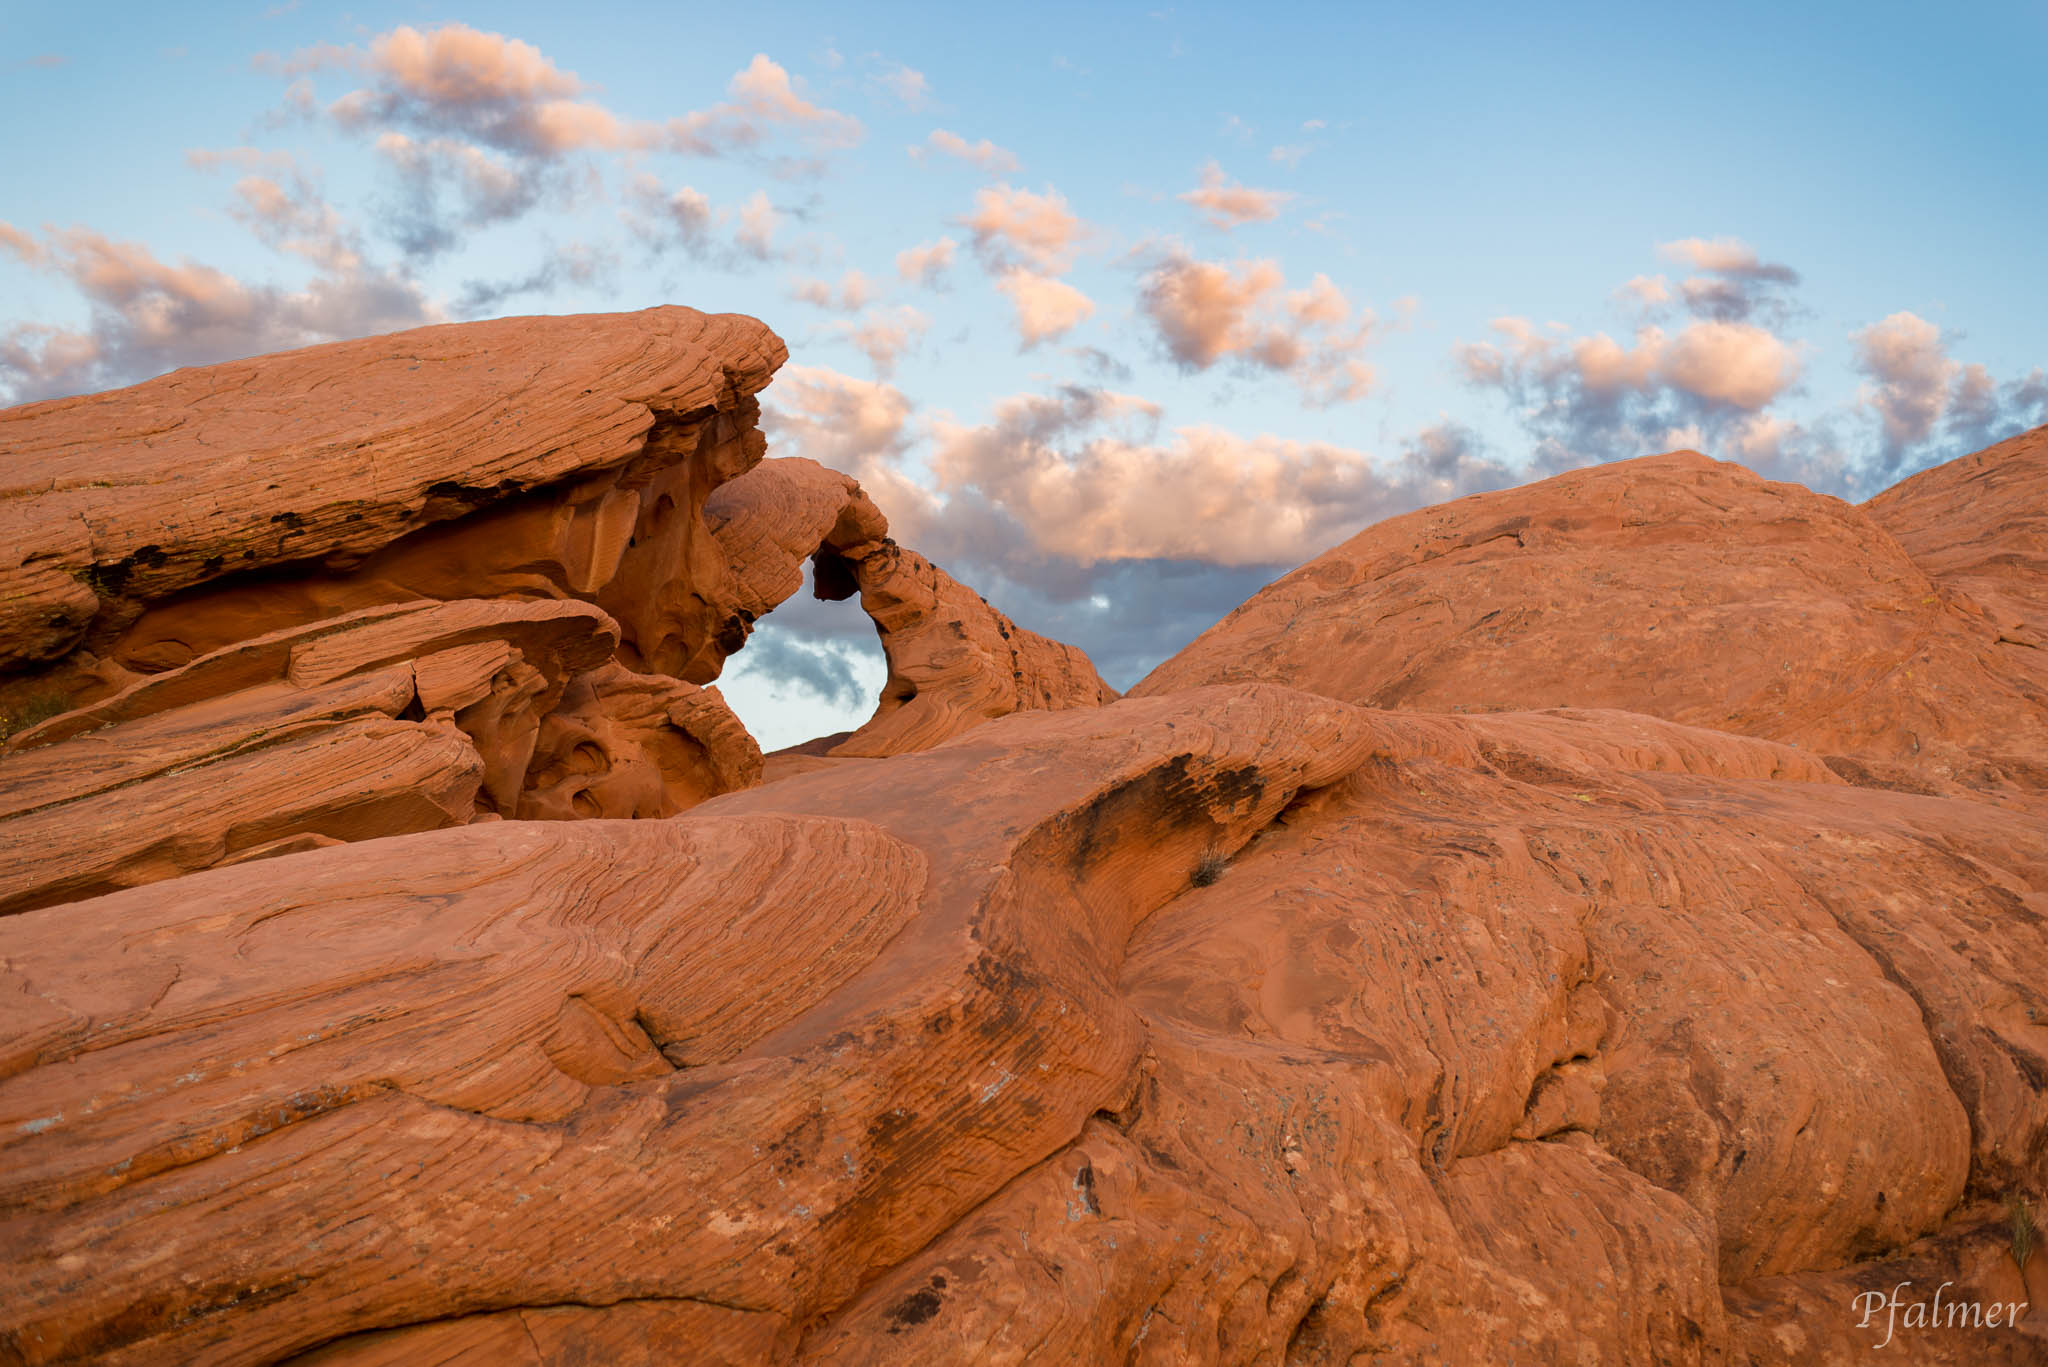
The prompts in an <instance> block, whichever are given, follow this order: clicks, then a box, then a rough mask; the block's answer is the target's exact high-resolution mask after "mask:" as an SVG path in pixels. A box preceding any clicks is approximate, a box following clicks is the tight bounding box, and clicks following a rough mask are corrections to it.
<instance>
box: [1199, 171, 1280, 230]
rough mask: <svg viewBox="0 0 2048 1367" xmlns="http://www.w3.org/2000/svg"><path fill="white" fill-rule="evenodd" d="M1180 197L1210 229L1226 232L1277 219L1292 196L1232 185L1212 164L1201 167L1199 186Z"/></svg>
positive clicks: (1233, 183)
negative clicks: (1196, 211)
mask: <svg viewBox="0 0 2048 1367" xmlns="http://www.w3.org/2000/svg"><path fill="white" fill-rule="evenodd" d="M1180 198H1181V200H1182V201H1183V202H1184V203H1188V204H1192V205H1194V206H1195V208H1196V209H1197V210H1198V211H1199V212H1200V213H1201V215H1202V217H1203V218H1205V219H1207V220H1208V221H1209V223H1210V224H1211V225H1212V226H1214V227H1218V228H1222V229H1225V230H1226V231H1227V230H1229V229H1231V228H1238V227H1242V226H1243V225H1245V224H1247V223H1266V222H1270V221H1272V220H1273V219H1276V218H1278V217H1280V210H1281V209H1282V208H1283V207H1284V206H1285V205H1286V204H1287V202H1288V201H1289V200H1291V199H1293V198H1294V195H1293V194H1292V193H1291V192H1290V191H1286V190H1257V189H1253V188H1252V187H1251V186H1249V185H1239V184H1236V183H1235V182H1233V181H1232V180H1231V179H1230V177H1228V176H1226V175H1224V174H1223V168H1222V167H1221V166H1218V165H1217V164H1216V163H1215V162H1213V161H1212V162H1210V163H1209V164H1208V165H1206V166H1204V167H1203V168H1202V183H1201V185H1200V186H1199V187H1197V188H1196V189H1193V190H1189V191H1187V192H1186V193H1185V194H1183V195H1181V197H1180Z"/></svg>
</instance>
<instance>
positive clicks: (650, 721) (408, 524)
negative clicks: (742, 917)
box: [0, 308, 1115, 914]
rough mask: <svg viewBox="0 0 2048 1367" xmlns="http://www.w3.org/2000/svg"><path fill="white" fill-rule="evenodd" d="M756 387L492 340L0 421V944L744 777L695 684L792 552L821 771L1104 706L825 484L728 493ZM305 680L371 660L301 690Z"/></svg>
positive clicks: (244, 376) (496, 330)
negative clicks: (94, 916)
mask: <svg viewBox="0 0 2048 1367" xmlns="http://www.w3.org/2000/svg"><path fill="white" fill-rule="evenodd" d="M783 355H784V352H783V348H782V344H781V342H780V341H778V340H777V339H776V337H775V336H774V334H773V333H771V332H769V331H768V330H767V329H766V328H765V327H763V326H762V325H761V324H759V323H757V322H755V321H754V320H753V319H751V318H743V317H739V316H737V315H723V316H718V317H710V316H706V315H704V314H700V313H696V312H694V311H693V310H689V309H680V308H663V309H650V310H648V311H646V312H644V313H638V314H616V315H606V316H596V317H579V318H541V319H510V320H505V321H501V322H494V323H481V324H476V325H473V326H462V327H438V328H425V329H421V330H419V331H416V332H410V333H403V334H400V335H398V336H395V337H385V338H372V339H369V340H366V341H360V342H344V343H337V344H334V345H331V346H323V347H313V348H310V349H307V350H304V351H298V352H292V353H288V354H286V355H282V356H273V357H263V358H259V359H257V360H253V361H244V362H236V363H233V364H229V365H222V366H213V367H208V368H204V369H199V370H190V371H180V372H177V373H176V374H173V375H168V376H165V377H164V378H162V379H159V380H153V381H150V382H149V383H147V384H142V385H137V386H135V387H134V388H132V389H127V390H121V391H118V392H115V393H111V394H102V395H93V396H89V397H86V398H80V399H63V400H56V401H53V402H49V403H42V404H32V405H29V406H28V407H25V408H20V409H15V410H11V411H9V412H7V413H4V414H0V447H4V448H5V449H6V451H7V453H8V455H9V457H10V459H9V462H8V467H7V478H8V479H9V481H10V485H9V487H7V488H6V489H4V490H0V545H4V546H6V547H7V548H8V554H7V556H6V558H5V559H4V560H0V713H7V714H12V715H16V716H21V715H23V714H31V715H32V716H33V715H40V714H42V713H49V712H56V713H59V714H61V715H59V716H58V717H57V718H56V719H55V720H52V721H47V722H45V723H44V724H42V725H41V726H39V727H31V728H29V729H28V730H27V733H26V734H22V735H19V736H16V737H15V738H14V740H13V742H12V744H11V745H10V746H9V748H8V749H7V750H6V751H0V793H4V794H5V796H4V797H0V841H5V842H6V844H5V846H4V848H0V914H4V913H6V912H8V911H15V910H20V909H22V908H24V907H30V906H41V905H45V904H47V903H50V902H54V901H61V900H65V899H69V898H77V897H84V896H92V895H96V894H98V893H102V892H106V891H110V890H112V889H114V888H118V887H125V886H133V885H136V884H139V883H143V882H148V881H152V880H154V879H157V878H164V877H170V876H175V875H178V874H183V873H190V872H193V871H195V870H197V869H201V868H207V867H210V866H212V865H214V864H216V863H219V862H222V861H223V860H232V859H238V858H248V857H253V856H255V855H256V854H259V853H279V852H284V851H287V850H295V849H300V848H306V847H310V846H312V845H317V844H320V843H324V842H328V841H335V840H361V839H369V838H373V837H377V836H384V835H396V834H402V833H405V832H409V831H420V830H431V829H435V828H437V827H441V826H446V825H451V824H461V823H464V822H468V821H472V820H478V819H489V818H496V817H514V816H516V817H521V818H529V819H555V820H567V819H573V818H581V817H666V816H673V815H674V814H675V813H677V812H679V811H682V810H684V809H685V808H688V807H690V806H692V805H694V804H696V803H697V802H701V801H703V800H704V799H705V798H708V797H711V796H715V795H716V794H719V793H724V792H731V791H734V790H736V789H740V788H745V787H747V786H749V785H751V784H754V783H757V782H759V781H760V780H761V778H762V773H763V768H762V757H761V753H760V749H759V747H758V746H757V745H756V744H755V743H754V740H753V738H752V737H751V736H749V735H748V734H747V732H746V728H745V727H744V726H743V725H741V723H740V721H739V719H738V718H737V717H735V716H734V715H733V714H732V712H731V710H730V709H729V708H727V707H726V706H725V703H724V700H723V699H722V698H721V697H720V696H719V695H718V693H717V691H716V690H713V689H707V688H704V687H702V685H704V684H707V683H709V682H710V681H711V680H712V679H714V678H716V677H717V675H718V673H719V671H720V669H721V668H722V667H723V665H724V662H725V660H726V657H727V656H728V655H729V654H730V653H731V652H732V651H734V650H737V649H739V648H740V647H741V645H743V644H744V642H745V640H746V637H747V633H748V632H749V631H750V630H751V628H752V625H753V622H754V621H755V620H756V619H757V618H758V617H760V616H761V615H762V614H764V613H766V612H767V611H769V610H770V609H771V608H773V607H774V606H775V604H777V603H779V602H781V601H782V600H783V599H785V598H787V597H788V596H789V594H790V593H791V592H793V591H794V589H795V588H796V587H797V585H798V584H799V583H800V582H801V577H802V576H801V572H800V570H799V569H798V567H799V566H800V565H801V563H802V561H803V559H804V558H805V557H806V556H809V555H811V554H813V553H814V552H816V553H818V554H820V555H822V556H826V557H834V559H833V562H832V563H833V565H834V566H835V567H839V566H858V567H859V568H858V569H857V570H854V571H853V573H854V575H855V578H856V579H857V580H858V583H859V587H860V591H861V593H862V595H863V599H864V602H866V603H867V605H868V607H869V611H870V614H871V615H872V616H874V617H875V619H876V622H877V625H878V629H879V630H880V632H881V634H882V638H883V645H884V648H885V650H887V652H888V654H889V657H890V660H891V668H892V675H891V684H890V689H889V692H888V693H887V695H885V697H884V698H883V700H882V701H881V703H880V705H879V708H878V712H877V716H876V719H875V721H874V722H872V723H871V724H870V725H869V726H868V727H866V728H863V729H862V731H861V732H860V734H859V735H858V736H857V737H855V738H854V740H853V741H850V742H848V744H847V746H843V747H841V749H842V751H843V752H844V753H858V754H889V753H896V752H898V751H903V750H911V749H918V748H922V747H924V746H928V745H932V744H935V743H937V742H938V741H940V740H943V739H945V738H946V737H948V736H951V735H954V734H957V733H958V732H960V731H962V730H964V729H966V728H967V727H970V726H973V725H976V724H978V723H980V722H981V721H984V720H986V719H988V718H991V717H997V716H1002V715H1005V714H1007V713H1009V712H1012V711H1017V710H1020V709H1024V708H1032V707H1071V706H1095V705H1097V704H1098V703H1100V702H1102V701H1105V700H1107V699H1108V698H1111V697H1114V696H1115V694H1114V693H1113V692H1112V691H1111V690H1109V689H1107V688H1106V687H1105V686H1104V685H1103V684H1102V682H1101V680H1100V679H1099V678H1098V677H1097V676H1096V674H1095V671H1094V669H1093V667H1092V666H1091V665H1089V663H1088V661H1087V659H1086V658H1085V657H1084V656H1082V655H1081V654H1080V652H1078V651H1076V650H1073V649H1072V648H1071V647H1068V646H1064V645H1061V644H1060V643H1058V642H1054V641H1048V640H1045V639H1044V638H1042V637H1038V636H1035V635H1032V634H1031V633H1029V632H1022V631H1019V630H1018V629H1017V628H1015V627H1014V626H1012V625H1011V624H1010V623H1009V621H1008V619H1007V618H1004V617H1003V616H1002V615H1001V614H1000V613H997V612H995V611H994V610H993V609H992V608H990V607H988V605H987V604H985V603H983V602H982V601H981V600H980V599H979V598H978V597H976V596H975V595H974V594H973V593H972V592H971V591H969V590H967V589H964V588H962V587H961V586H959V585H957V584H955V583H953V581H952V580H950V579H948V578H947V577H946V576H945V575H944V574H943V573H942V572H940V571H938V570H937V569H935V568H934V567H932V566H931V565H930V564H929V563H927V562H925V561H924V560H923V559H922V558H921V557H918V556H916V555H915V554H914V553H912V552H908V551H904V550H902V549H901V548H898V547H896V546H895V545H894V544H893V543H891V542H890V541H889V540H888V537H887V532H888V524H887V522H886V521H885V520H884V519H883V517H882V515H881V513H880V511H879V510H877V509H876V508H875V507H874V506H873V504H872V503H870V502H869V501H868V500H867V499H866V497H865V496H864V495H862V494H861V493H860V490H859V486H858V485H856V484H854V483H853V481H851V480H849V479H847V478H846V477H845V476H843V475H839V474H836V473H834V472H831V471H827V470H824V469H823V468H822V467H819V466H816V465H813V464H811V463H810V462H808V461H794V462H773V463H771V464H770V466H768V467H766V468H764V469H761V470H758V471H754V467H755V466H756V465H757V463H758V462H759V461H760V459H761V453H762V449H763V442H762V437H761V434H760V433H759V431H758V430H757V429H756V427H755V425H754V424H755V418H756V415H757V412H758V407H757V404H756V403H755V400H754V397H753V395H754V394H755V392H756V391H758V390H759V389H760V388H761V387H762V386H763V385H765V384H767V383H768V381H769V379H770V377H771V376H772V374H773V372H774V369H775V367H776V366H777V365H778V364H780V362H781V361H782V359H783ZM797 467H803V468H802V470H801V472H800V473H799V471H798V468H797ZM749 471H754V472H753V473H751V474H750V473H748V472H749ZM714 497H715V498H716V499H717V505H716V507H715V509H713V510H711V512H710V515H709V517H708V519H707V505H709V504H711V503H712V501H713V499H714ZM429 608H431V609H433V610H432V611H426V609H429ZM536 623H538V624H543V625H544V626H545V632H544V633H543V634H545V633H546V632H553V633H554V635H555V636H559V637H561V639H560V640H555V639H553V637H550V639H549V641H548V642H546V643H545V644H539V645H537V644H536V638H535V637H534V624H536ZM338 643H344V644H338ZM458 646H459V647H460V649H459V650H458V649H457V647H458ZM337 650H348V651H355V652H358V653H363V654H364V655H365V660H368V661H369V662H368V663H363V662H350V663H348V664H346V666H345V667H344V666H343V665H342V664H339V663H329V662H322V661H319V660H314V659H313V658H312V657H314V656H319V655H321V654H322V653H323V652H324V653H326V654H333V653H334V652H335V651H337ZM536 652H538V653H536ZM370 657H374V659H370ZM9 670H11V671H12V672H11V673H8V672H7V671H9ZM415 685H416V686H415ZM913 699H914V701H913ZM906 704H908V705H907V706H906ZM174 708H175V709H180V710H179V711H177V712H176V714H175V715H159V714H164V713H167V712H170V711H171V709H174ZM60 740H61V741H62V742H63V744H61V745H54V746H53V745H52V743H53V742H56V741H60Z"/></svg>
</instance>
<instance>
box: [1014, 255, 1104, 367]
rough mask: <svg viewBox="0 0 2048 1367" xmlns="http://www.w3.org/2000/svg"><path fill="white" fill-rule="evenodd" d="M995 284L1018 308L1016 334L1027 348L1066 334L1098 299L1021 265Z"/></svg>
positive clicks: (1088, 313) (1086, 314) (1090, 312)
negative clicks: (1095, 299)
mask: <svg viewBox="0 0 2048 1367" xmlns="http://www.w3.org/2000/svg"><path fill="white" fill-rule="evenodd" d="M996 288H997V289H999V290H1001V291H1002V292H1003V293H1004V294H1006V295H1008V296H1009V298H1010V303H1011V305H1012V307H1014V308H1015V309H1016V310H1017V335H1018V337H1020V338H1021V339H1022V340H1023V343H1024V347H1025V349H1026V350H1029V349H1030V348H1032V347H1035V346H1037V345H1038V344H1039V343H1040V342H1043V341H1046V340H1048V339H1050V338H1055V337H1060V336H1064V335H1065V334H1066V333H1068V332H1070V331H1072V330H1073V328H1074V327H1075V326H1077V325H1078V324H1080V323H1081V322H1082V321H1083V320H1084V319H1086V318H1087V317H1088V316H1089V315H1090V314H1092V313H1094V312H1095V302H1094V301H1093V300H1092V299H1090V298H1089V297H1088V296H1087V295H1085V294H1083V293H1081V291H1079V290H1077V289H1075V288H1074V287H1073V286H1072V285H1069V284H1068V283H1067V282H1066V281H1064V280H1055V279H1053V278H1052V277H1051V276H1049V275H1039V274H1037V273H1035V272H1033V271H1028V270H1025V269H1023V268H1022V267H1017V268H1015V269H1012V270H1007V271H1004V272H1003V273H1002V275H1001V276H999V277H998V278H997V280H996Z"/></svg>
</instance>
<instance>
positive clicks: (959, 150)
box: [910, 128, 1017, 176]
mask: <svg viewBox="0 0 2048 1367" xmlns="http://www.w3.org/2000/svg"><path fill="white" fill-rule="evenodd" d="M928 151H929V152H939V153H943V154H944V155H946V156H949V157H955V158H957V159H959V160H961V161H964V162H967V163H968V164H969V165H971V166H973V167H975V168H976V169H978V170H979V171H981V172H982V174H984V175H990V176H1002V175H1015V174H1016V172H1017V158H1016V157H1015V156H1014V155H1013V154H1012V153H1010V152H1009V151H1008V150H1007V149H1005V148H1002V147H998V146H996V145H995V144H994V143H992V142H990V141H989V140H988V139H987V138H983V139H981V140H980V141H979V142H969V141H968V140H967V139H965V138H963V137H961V136H960V135H959V134H958V133H953V132H949V131H947V130H946V129H944V128H935V129H933V130H932V135H931V136H930V137H928V138H926V139H925V143H924V146H922V147H913V148H911V149H910V155H911V156H913V157H916V158H918V159H919V160H923V158H924V157H925V155H926V153H927V152H928Z"/></svg>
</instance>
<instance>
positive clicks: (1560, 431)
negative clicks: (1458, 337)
mask: <svg viewBox="0 0 2048 1367" xmlns="http://www.w3.org/2000/svg"><path fill="white" fill-rule="evenodd" d="M1493 330H1494V331H1495V333H1496V334H1498V335H1499V337H1500V339H1501V340H1499V341H1497V342H1479V343H1467V344H1463V345H1461V346H1460V347H1459V348H1458V349H1457V352H1456V356H1457V359H1458V362H1459V364H1460V366H1461V367H1462V369H1463V371H1464V375H1465V378H1466V380H1467V381H1468V382H1470V383H1472V384H1475V385H1478V386H1481V387H1487V388H1494V389H1498V390H1500V391H1501V392H1502V393H1503V394H1505V395H1506V396H1507V397H1508V398H1509V399H1510V400H1511V401H1512V402H1513V403H1514V404H1515V405H1516V406H1517V410H1518V415H1519V416H1520V417H1521V419H1522V421H1523V423H1524V424H1525V425H1526V426H1527V427H1528V428H1529V429H1530V430H1531V431H1532V432H1533V433H1535V434H1536V435H1537V436H1538V437H1539V439H1540V444H1539V447H1538V463H1539V466H1541V467H1542V468H1547V469H1562V468H1568V467H1570V466H1573V465H1579V464H1584V463H1586V462H1587V461H1591V460H1609V459H1616V458H1620V457H1624V456H1635V455H1641V454H1644V453H1645V451H1646V450H1648V449H1651V448H1656V449H1666V448H1668V447H1670V446H1672V445H1687V444H1695V445H1696V444H1698V442H1697V441H1696V440H1695V441H1692V442H1687V441H1685V440H1683V439H1682V438H1683V437H1684V436H1685V435H1688V434H1691V433H1695V432H1707V431H1711V432H1717V433H1718V432H1720V431H1723V430H1725V429H1727V428H1729V427H1730V426H1732V425H1733V424H1734V423H1736V422H1738V421H1740V420H1741V418H1742V416H1743V415H1745V414H1752V413H1755V412H1757V411H1758V410H1760V409H1762V408H1764V407H1765V406H1766V405H1768V404H1769V403H1770V402H1771V401H1772V400H1774V399H1776V398H1777V397H1778V396H1779V395H1781V394H1782V393H1784V392H1785V391H1786V390H1787V389H1788V388H1790V387H1791V385H1792V384H1793V382H1794V381H1795V380H1796V379H1797V378H1798V376H1799V369H1800V360H1799V355H1798V352H1797V351H1796V350H1794V348H1793V347H1792V346H1791V345H1789V344H1788V343H1786V342H1785V341H1783V340H1782V339H1780V338H1779V337H1778V336H1777V335H1776V334H1774V333H1772V332H1770V331H1768V330H1767V329H1764V328H1761V327H1757V326H1754V325H1753V324H1748V323H1726V322H1716V321H1711V320H1700V321H1695V322H1693V323H1690V324H1688V325H1686V326H1685V327H1684V328H1683V329H1681V330H1680V331H1679V332H1678V333H1676V334H1675V335H1673V334H1669V333H1667V332H1666V331H1665V330H1664V329H1662V328H1659V327H1654V326H1646V327H1643V328H1641V329H1639V330H1638V331H1637V333H1636V335H1635V338H1634V342H1633V345H1629V344H1624V343H1621V342H1617V341H1616V340H1615V339H1614V338H1612V337H1609V336H1608V335H1607V334H1606V333H1604V332H1602V333H1596V334H1594V335H1592V336H1580V337H1573V336H1570V335H1567V334H1566V333H1564V332H1562V331H1561V330H1559V329H1557V328H1550V329H1542V328H1538V327H1537V326H1536V325H1535V324H1533V323H1531V322H1530V321H1529V320H1528V319H1526V318H1513V317H1509V318H1497V319H1495V320H1494V322H1493ZM1674 437H1679V438H1681V439H1679V440H1674Z"/></svg>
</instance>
